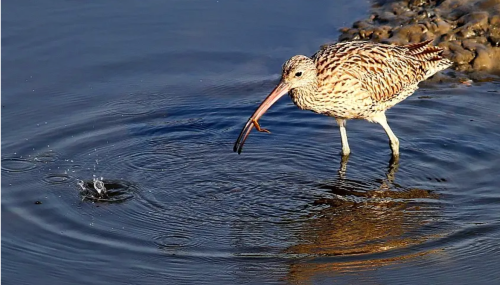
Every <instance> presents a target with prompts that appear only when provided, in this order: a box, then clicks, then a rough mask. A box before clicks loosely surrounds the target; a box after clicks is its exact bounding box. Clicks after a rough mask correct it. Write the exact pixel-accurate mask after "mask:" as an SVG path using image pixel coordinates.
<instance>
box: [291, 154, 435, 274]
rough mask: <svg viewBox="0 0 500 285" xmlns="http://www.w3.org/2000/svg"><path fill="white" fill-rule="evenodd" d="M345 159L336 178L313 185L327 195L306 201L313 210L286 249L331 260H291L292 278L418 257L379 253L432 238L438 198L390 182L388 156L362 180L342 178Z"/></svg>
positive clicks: (394, 164) (395, 164)
mask: <svg viewBox="0 0 500 285" xmlns="http://www.w3.org/2000/svg"><path fill="white" fill-rule="evenodd" d="M347 160H348V159H347V158H344V159H343V160H342V161H341V165H340V169H339V171H338V177H337V179H335V180H333V181H327V182H323V183H321V184H320V185H319V188H321V189H326V190H327V192H328V194H329V197H328V198H321V199H318V200H316V201H314V202H313V203H312V204H313V205H312V207H314V208H315V210H314V211H311V212H309V213H308V217H307V219H306V221H305V222H304V224H303V225H302V226H303V229H301V230H300V231H298V237H297V239H298V244H296V245H294V246H291V247H289V248H288V249H287V252H288V253H293V254H299V255H305V256H309V257H313V258H314V257H317V256H328V257H331V259H329V260H330V261H331V262H330V261H329V262H303V261H301V262H297V263H294V264H292V265H291V268H290V273H289V274H290V276H289V277H290V278H291V279H292V280H295V281H306V280H308V279H309V278H312V277H313V276H315V275H316V274H331V273H332V272H339V271H346V270H347V271H350V270H353V269H355V268H360V267H366V268H369V267H374V266H380V265H383V264H386V263H390V262H392V260H393V259H394V260H401V259H405V258H409V257H410V256H412V255H415V256H418V255H421V254H423V253H422V252H418V253H415V252H414V251H413V252H412V253H411V254H409V255H407V256H402V255H401V254H399V255H396V257H390V258H389V257H388V256H389V255H387V254H386V255H383V254H382V257H381V253H386V252H387V253H390V252H394V251H395V250H399V251H398V252H400V251H401V249H404V248H407V247H409V246H413V245H417V244H420V243H422V242H424V241H426V240H427V239H428V238H430V236H435V233H432V232H431V230H430V228H432V227H429V225H430V223H431V222H432V221H433V220H434V219H435V218H436V217H437V216H438V213H437V212H438V211H439V207H437V206H436V205H437V204H438V203H437V199H438V196H437V194H436V193H434V192H433V191H431V190H425V189H418V188H407V187H404V186H401V185H398V184H396V183H395V181H394V180H395V176H396V172H397V171H398V168H399V161H398V160H394V159H391V161H390V162H389V166H388V167H387V170H386V172H385V177H383V178H381V179H375V180H368V181H363V180H359V179H348V178H347V176H349V175H347V173H346V172H347ZM403 252H404V250H403ZM403 255H404V253H403ZM340 256H341V257H340ZM346 256H347V257H349V258H348V260H346V259H345V258H346ZM384 256H385V257H384ZM309 281H310V280H309Z"/></svg>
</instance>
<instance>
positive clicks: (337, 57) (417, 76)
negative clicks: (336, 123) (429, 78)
mask: <svg viewBox="0 0 500 285" xmlns="http://www.w3.org/2000/svg"><path fill="white" fill-rule="evenodd" d="M422 47H423V46H415V49H414V50H418V49H419V48H422ZM409 50H410V49H409V48H408V47H398V46H391V45H381V44H372V43H367V42H346V43H340V44H336V45H331V46H329V47H326V48H323V49H322V50H320V51H318V53H317V54H315V55H314V56H313V59H314V60H315V62H316V65H317V67H318V78H319V80H320V82H330V84H332V83H331V82H342V81H350V82H355V83H356V84H355V86H357V87H358V88H362V90H359V91H363V92H357V93H358V94H360V93H365V95H368V96H370V97H371V98H372V99H373V100H375V101H378V102H384V101H389V100H391V99H393V98H394V97H397V96H398V95H399V94H400V93H401V92H402V91H404V90H406V89H407V88H408V87H410V86H413V85H415V84H416V83H418V82H419V81H420V80H422V79H423V77H424V75H425V70H424V69H423V68H422V64H421V62H420V61H419V60H418V59H417V58H415V57H414V56H412V55H410V54H409ZM335 84H336V83H335ZM346 88H349V86H346Z"/></svg>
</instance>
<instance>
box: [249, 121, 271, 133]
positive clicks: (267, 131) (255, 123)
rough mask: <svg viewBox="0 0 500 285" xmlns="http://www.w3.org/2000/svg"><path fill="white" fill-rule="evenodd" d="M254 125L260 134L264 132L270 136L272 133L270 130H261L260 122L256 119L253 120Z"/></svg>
mask: <svg viewBox="0 0 500 285" xmlns="http://www.w3.org/2000/svg"><path fill="white" fill-rule="evenodd" d="M252 123H253V125H254V126H255V128H256V129H257V131H259V132H263V133H268V134H270V133H271V132H270V131H269V130H266V129H264V128H261V127H260V125H259V122H257V120H256V119H252Z"/></svg>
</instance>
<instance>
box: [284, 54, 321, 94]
mask: <svg viewBox="0 0 500 285" xmlns="http://www.w3.org/2000/svg"><path fill="white" fill-rule="evenodd" d="M316 78H317V73H316V65H315V64H314V61H313V60H312V59H311V58H309V57H307V56H305V55H296V56H294V57H292V58H290V59H289V60H287V61H286V62H285V63H284V64H283V73H282V75H281V82H282V83H284V84H285V85H286V86H287V88H288V90H292V89H295V88H301V87H307V86H310V85H312V84H315V82H316Z"/></svg>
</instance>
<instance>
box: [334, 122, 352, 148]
mask: <svg viewBox="0 0 500 285" xmlns="http://www.w3.org/2000/svg"><path fill="white" fill-rule="evenodd" d="M335 120H336V121H337V124H338V125H339V129H340V137H341V138H342V156H346V155H349V153H351V149H350V148H349V142H348V141H347V132H346V129H345V125H346V120H344V119H338V118H336V119H335Z"/></svg>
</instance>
